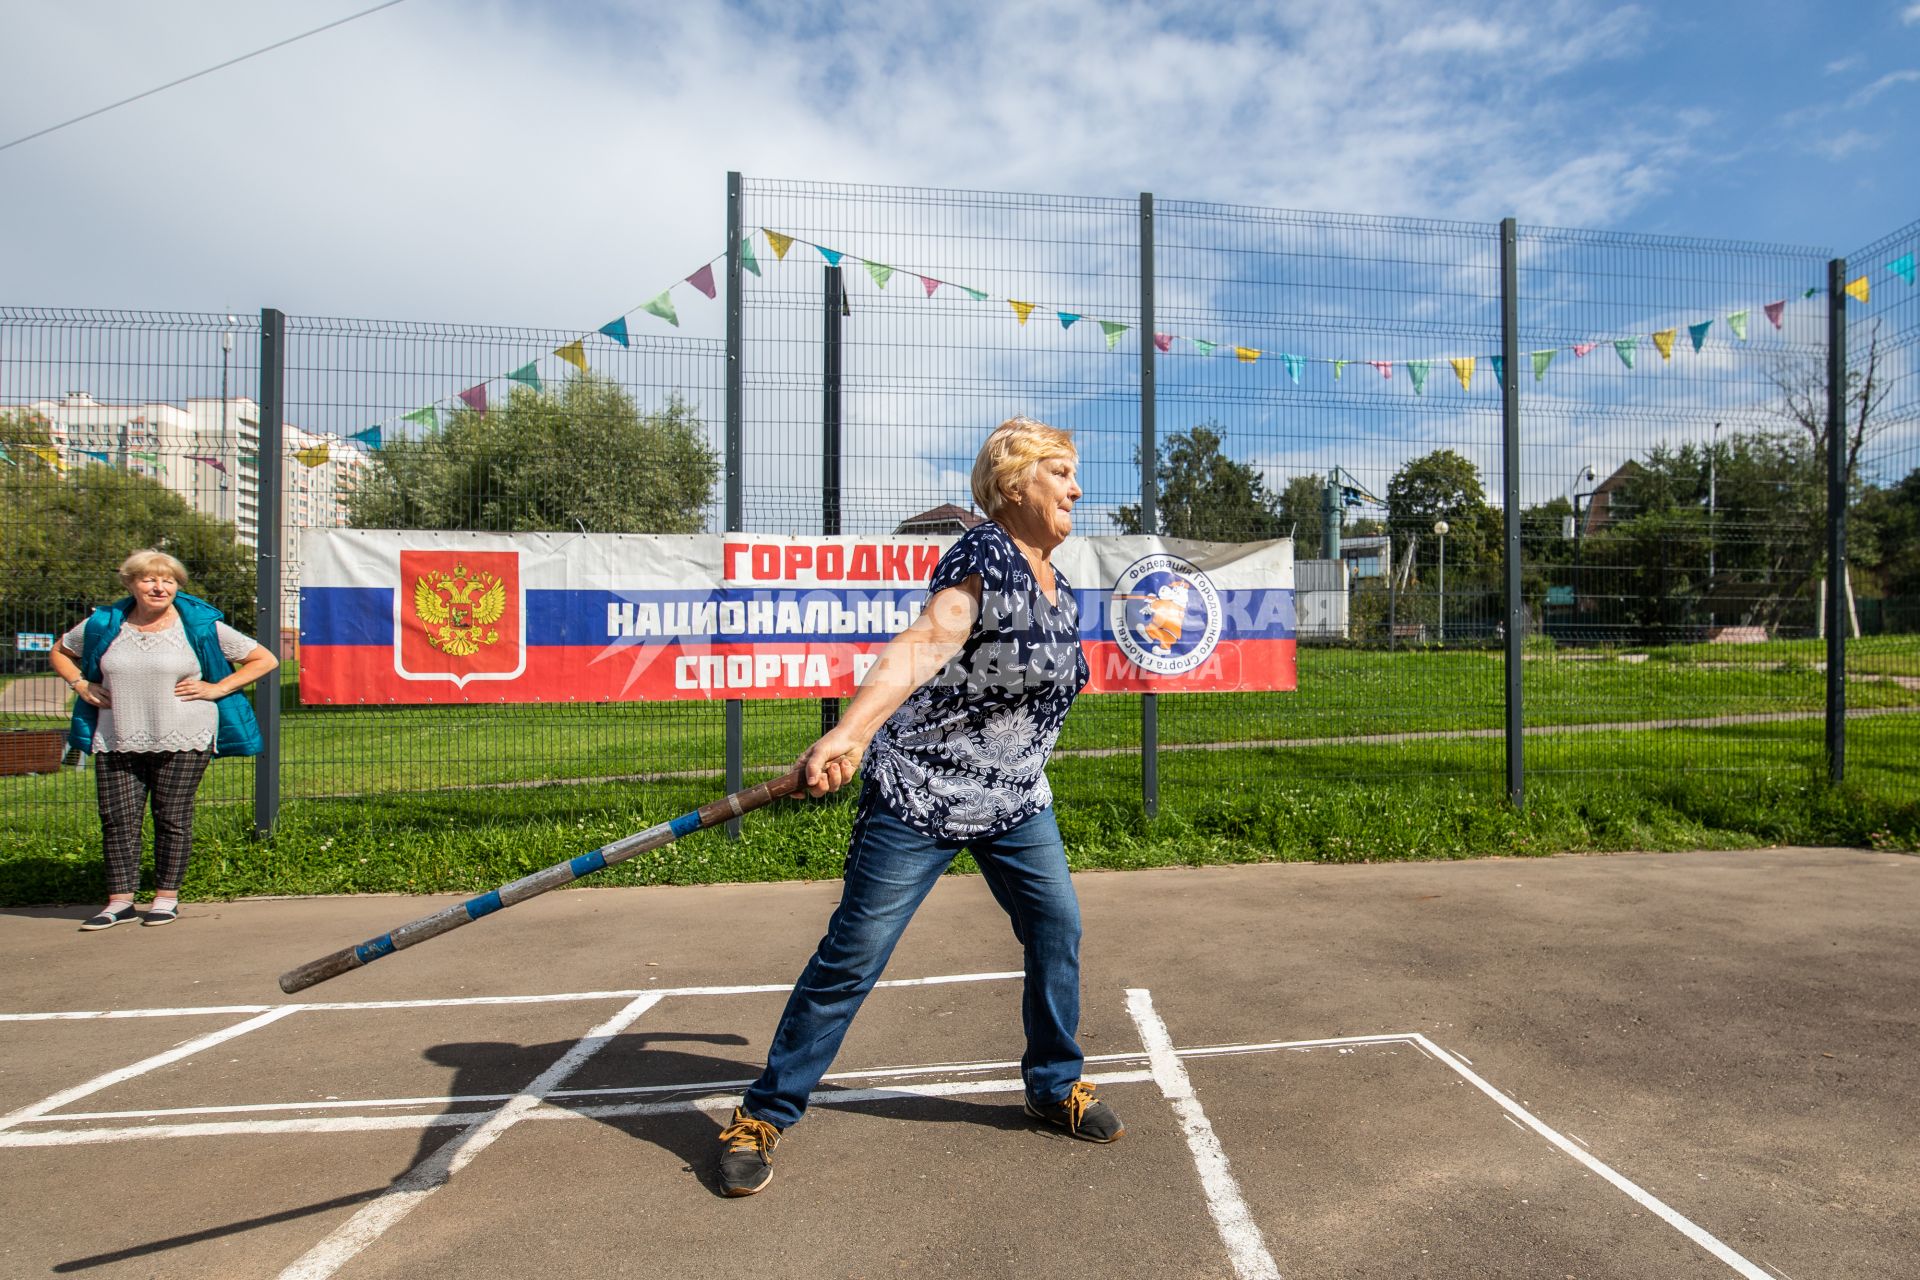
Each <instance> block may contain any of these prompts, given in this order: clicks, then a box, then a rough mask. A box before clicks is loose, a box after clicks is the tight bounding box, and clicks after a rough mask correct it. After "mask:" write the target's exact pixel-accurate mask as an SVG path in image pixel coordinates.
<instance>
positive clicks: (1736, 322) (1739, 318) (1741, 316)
mask: <svg viewBox="0 0 1920 1280" xmlns="http://www.w3.org/2000/svg"><path fill="white" fill-rule="evenodd" d="M1727 328H1729V329H1731V330H1733V336H1734V337H1736V338H1738V339H1740V341H1742V342H1745V341H1746V340H1747V313H1746V312H1744V311H1736V312H1734V313H1733V314H1731V315H1729V316H1728V317H1727Z"/></svg>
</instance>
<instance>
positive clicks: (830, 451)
mask: <svg viewBox="0 0 1920 1280" xmlns="http://www.w3.org/2000/svg"><path fill="white" fill-rule="evenodd" d="M825 271H826V292H825V296H824V298H823V299H822V303H823V309H822V312H821V318H820V322H821V335H822V338H821V347H822V352H821V365H822V367H821V374H820V385H821V388H822V393H821V404H820V532H822V533H824V534H828V535H832V534H836V533H839V532H840V424H841V421H842V418H841V404H840V374H841V369H842V364H841V361H842V353H843V349H842V347H841V336H840V334H841V329H840V320H841V318H842V317H843V316H844V315H845V313H846V306H847V295H846V285H845V283H844V282H843V281H842V280H841V279H840V268H838V267H827V268H825ZM839 723H840V699H838V698H822V699H820V732H821V733H825V732H826V731H827V730H829V729H831V728H833V726H835V725H836V724H839Z"/></svg>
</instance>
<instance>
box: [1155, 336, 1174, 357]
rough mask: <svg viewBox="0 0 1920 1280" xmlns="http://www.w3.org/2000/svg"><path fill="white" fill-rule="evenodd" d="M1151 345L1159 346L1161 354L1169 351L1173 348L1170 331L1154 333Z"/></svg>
mask: <svg viewBox="0 0 1920 1280" xmlns="http://www.w3.org/2000/svg"><path fill="white" fill-rule="evenodd" d="M1153 345H1154V346H1156V347H1158V348H1160V350H1161V352H1162V354H1164V353H1166V352H1168V351H1171V350H1173V335H1172V334H1170V333H1156V334H1154V335H1153Z"/></svg>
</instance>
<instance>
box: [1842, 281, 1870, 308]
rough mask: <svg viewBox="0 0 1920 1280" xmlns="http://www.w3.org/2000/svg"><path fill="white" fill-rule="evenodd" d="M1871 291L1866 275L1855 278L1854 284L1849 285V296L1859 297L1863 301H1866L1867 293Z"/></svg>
mask: <svg viewBox="0 0 1920 1280" xmlns="http://www.w3.org/2000/svg"><path fill="white" fill-rule="evenodd" d="M1869 292H1870V290H1869V288H1868V285H1867V278H1866V277H1865V276H1861V277H1860V278H1859V279H1858V280H1855V281H1854V282H1853V283H1852V284H1850V285H1848V286H1847V296H1848V297H1849V298H1858V299H1859V300H1860V301H1862V302H1865V301H1866V300H1867V294H1868V293H1869Z"/></svg>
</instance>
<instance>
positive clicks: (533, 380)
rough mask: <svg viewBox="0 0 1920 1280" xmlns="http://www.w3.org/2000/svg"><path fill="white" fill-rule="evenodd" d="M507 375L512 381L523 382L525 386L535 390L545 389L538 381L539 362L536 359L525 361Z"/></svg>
mask: <svg viewBox="0 0 1920 1280" xmlns="http://www.w3.org/2000/svg"><path fill="white" fill-rule="evenodd" d="M507 377H508V378H509V379H510V380H512V381H514V382H518V383H523V384H524V385H526V386H529V387H532V388H533V389H534V390H535V391H541V390H544V389H545V388H544V387H543V385H542V383H541V381H540V362H539V361H538V360H529V361H527V362H526V363H525V364H523V365H521V366H520V367H519V368H518V369H515V370H514V371H513V372H512V373H510V374H508V375H507Z"/></svg>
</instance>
